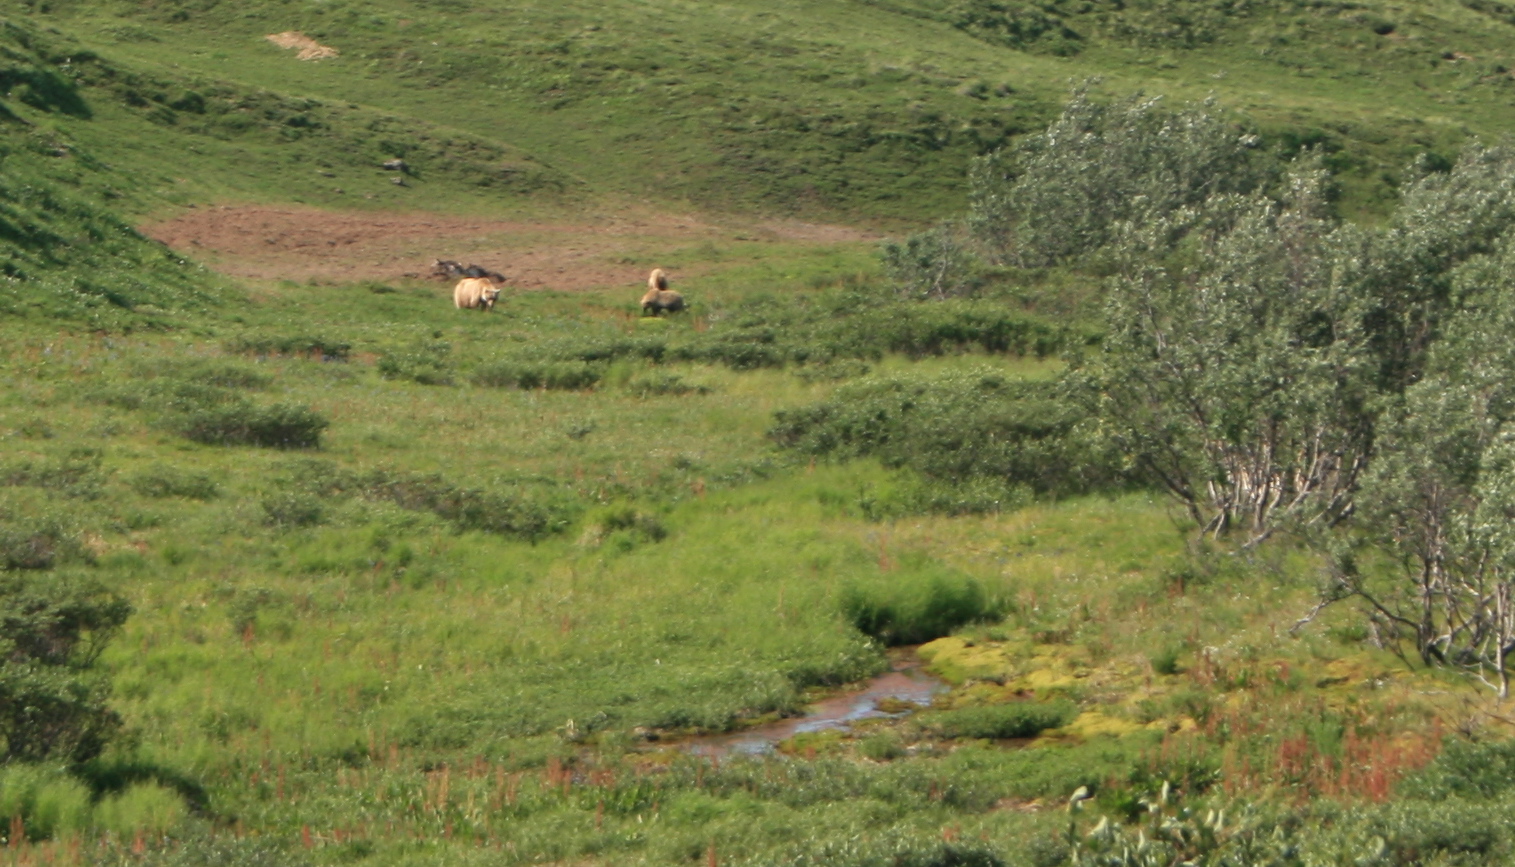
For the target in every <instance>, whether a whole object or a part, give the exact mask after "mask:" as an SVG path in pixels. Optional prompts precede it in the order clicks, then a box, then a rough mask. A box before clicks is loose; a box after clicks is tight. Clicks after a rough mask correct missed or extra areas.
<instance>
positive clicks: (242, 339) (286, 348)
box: [225, 333, 352, 361]
mask: <svg viewBox="0 0 1515 867" xmlns="http://www.w3.org/2000/svg"><path fill="white" fill-rule="evenodd" d="M225 348H226V351H227V352H231V353H235V354H238V355H256V356H269V355H293V356H298V357H302V358H316V359H320V360H322V361H328V360H330V361H345V360H346V359H347V357H348V355H349V354H350V353H351V352H352V344H351V343H348V342H347V341H344V340H334V339H332V338H331V337H329V336H320V335H311V334H298V333H297V334H268V333H262V334H241V335H238V336H236V337H233V338H231V339H229V340H227V341H226V343H225Z"/></svg>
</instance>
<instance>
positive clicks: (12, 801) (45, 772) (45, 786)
mask: <svg viewBox="0 0 1515 867" xmlns="http://www.w3.org/2000/svg"><path fill="white" fill-rule="evenodd" d="M90 800H91V794H90V791H89V787H88V786H86V785H85V784H84V783H82V782H81V781H79V780H78V779H77V778H75V777H73V776H70V775H69V774H68V773H67V772H66V771H65V770H64V769H63V768H61V767H57V766H53V767H46V766H42V767H39V766H37V765H24V764H13V765H7V766H5V767H4V768H0V812H3V814H4V815H7V816H20V817H21V821H22V825H23V827H24V828H25V829H26V836H27V839H29V840H46V839H49V838H52V837H57V836H61V835H64V834H78V833H82V832H84V831H86V830H88V829H89V827H90V824H91V820H92V818H93V817H92V816H91V804H90Z"/></svg>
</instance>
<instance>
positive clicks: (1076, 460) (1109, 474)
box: [768, 372, 1127, 511]
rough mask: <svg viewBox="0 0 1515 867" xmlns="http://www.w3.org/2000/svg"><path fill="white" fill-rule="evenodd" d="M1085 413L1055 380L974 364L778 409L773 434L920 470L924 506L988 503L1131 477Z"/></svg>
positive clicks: (963, 507) (799, 444)
mask: <svg viewBox="0 0 1515 867" xmlns="http://www.w3.org/2000/svg"><path fill="white" fill-rule="evenodd" d="M1088 421H1089V416H1088V413H1087V412H1086V411H1085V410H1083V409H1082V408H1081V407H1079V406H1078V405H1076V404H1074V403H1073V402H1071V401H1069V400H1067V399H1066V398H1065V397H1064V396H1063V395H1062V393H1061V391H1060V389H1059V387H1058V386H1057V384H1055V383H1046V382H1017V381H1011V380H1006V379H1004V378H1003V376H1001V375H1000V374H998V373H992V372H980V373H972V372H969V373H952V374H947V375H944V376H939V377H933V378H915V377H902V378H891V379H873V380H864V381H861V382H858V383H855V384H852V385H849V386H844V387H843V388H841V389H839V390H838V391H837V393H836V394H835V396H833V397H832V398H831V399H830V400H827V401H823V402H821V403H818V404H815V405H812V406H809V407H801V408H798V409H791V410H780V411H779V412H778V413H776V414H775V417H774V425H773V427H772V428H770V429H769V432H768V435H769V437H770V438H771V439H773V440H774V441H775V442H776V443H778V444H779V446H781V447H783V448H785V449H789V450H792V451H796V452H799V453H801V454H810V455H816V456H819V457H829V458H833V459H838V460H847V459H851V458H859V457H868V456H872V457H877V458H879V459H880V460H881V461H883V462H884V464H886V465H887V466H892V467H900V468H906V469H910V470H914V471H915V472H917V473H919V474H920V475H921V476H922V477H923V478H924V479H925V480H926V482H927V484H926V485H924V486H922V487H921V488H919V489H917V490H915V491H912V492H910V496H912V497H914V498H915V500H916V501H917V504H918V505H921V506H926V507H931V508H937V509H944V510H946V511H982V510H985V509H987V508H1004V507H1010V506H1012V505H1014V504H1015V503H1016V502H1019V501H1021V500H1023V499H1025V495H1024V494H1017V493H1016V491H1017V490H1018V489H1019V490H1022V491H1027V492H1030V494H1032V495H1045V496H1068V495H1072V494H1079V493H1085V492H1088V491H1093V490H1100V489H1108V488H1112V487H1118V486H1121V485H1124V484H1126V483H1127V482H1126V476H1125V473H1124V468H1123V466H1122V462H1121V458H1120V456H1119V455H1117V454H1115V453H1113V452H1112V451H1111V450H1110V448H1109V447H1108V446H1107V445H1106V444H1104V443H1103V442H1102V441H1101V440H1100V439H1099V437H1098V435H1097V433H1096V432H1095V426H1094V425H1090V424H1088ZM931 504H936V505H935V506H932V505H931ZM996 504H998V505H996ZM895 505H896V506H899V505H902V504H899V503H897V504H895Z"/></svg>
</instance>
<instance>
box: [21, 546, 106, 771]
mask: <svg viewBox="0 0 1515 867" xmlns="http://www.w3.org/2000/svg"><path fill="white" fill-rule="evenodd" d="M130 613H131V606H130V605H128V604H127V602H126V600H124V599H122V598H121V597H120V596H117V595H116V594H114V593H112V592H110V591H108V590H106V589H105V588H104V587H102V586H101V585H100V584H99V583H98V582H96V581H94V580H92V579H86V578H81V577H77V576H70V575H62V576H57V575H50V576H47V577H46V578H39V577H34V576H28V577H25V578H23V577H17V576H7V577H5V578H4V579H0V645H3V649H4V653H3V654H0V738H3V740H4V753H3V756H4V758H5V760H6V761H44V760H49V759H51V760H62V761H66V762H82V761H85V760H88V759H91V758H94V757H95V756H96V755H98V754H99V753H100V750H101V749H103V748H104V746H105V743H106V742H107V740H109V738H110V737H111V735H113V734H114V733H115V731H116V730H117V729H118V728H119V727H120V725H121V720H120V717H118V716H117V715H116V713H115V712H114V711H112V710H111V709H110V708H109V707H108V706H107V705H106V703H105V700H106V697H107V696H108V695H109V691H110V690H109V684H108V683H107V681H106V680H105V679H104V677H103V675H101V674H99V673H98V672H96V671H95V670H94V668H93V667H94V664H95V661H96V660H97V659H98V657H99V655H100V652H101V651H102V650H103V649H104V647H105V645H106V643H107V642H109V640H110V639H111V638H112V637H113V636H115V634H116V633H117V632H119V631H120V629H121V625H122V624H123V623H125V622H126V618H127V616H128V615H129V614H130Z"/></svg>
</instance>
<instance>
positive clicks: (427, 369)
mask: <svg viewBox="0 0 1515 867" xmlns="http://www.w3.org/2000/svg"><path fill="white" fill-rule="evenodd" d="M451 354H452V345H451V344H449V343H445V342H443V341H440V340H437V341H430V342H423V343H419V344H416V345H415V346H413V347H410V348H408V349H403V350H398V351H394V352H389V353H385V354H384V355H383V356H381V357H380V358H379V375H380V376H382V377H384V378H385V379H403V380H409V381H410V382H416V383H420V384H421V385H451V384H452V370H451V368H450V367H449V366H448V358H449V356H450V355H451Z"/></svg>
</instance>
